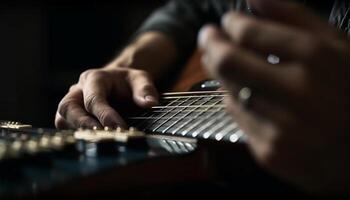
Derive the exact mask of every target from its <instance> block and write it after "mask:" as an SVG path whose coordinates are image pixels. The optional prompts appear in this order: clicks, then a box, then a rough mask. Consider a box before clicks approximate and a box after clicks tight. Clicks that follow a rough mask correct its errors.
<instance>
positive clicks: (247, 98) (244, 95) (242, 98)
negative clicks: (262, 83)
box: [238, 87, 253, 107]
mask: <svg viewBox="0 0 350 200" xmlns="http://www.w3.org/2000/svg"><path fill="white" fill-rule="evenodd" d="M252 95H253V93H252V90H251V89H250V88H249V87H243V88H241V89H240V90H239V92H238V101H239V103H241V104H242V105H243V106H244V107H248V106H249V104H250V102H251V98H252Z"/></svg>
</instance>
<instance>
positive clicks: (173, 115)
mask: <svg viewBox="0 0 350 200" xmlns="http://www.w3.org/2000/svg"><path fill="white" fill-rule="evenodd" d="M189 100H190V99H189V98H188V99H187V102H189ZM199 100H200V99H196V100H195V101H191V102H189V104H188V106H191V105H193V104H194V103H196V102H197V101H199ZM187 102H186V101H185V102H184V103H187ZM184 109H186V107H182V109H180V110H178V111H177V112H175V113H174V114H172V113H171V114H172V115H171V116H169V117H168V119H166V120H164V121H163V122H162V123H160V124H159V125H158V126H157V127H155V128H152V129H153V130H152V131H153V132H155V131H157V129H159V128H160V127H162V126H163V125H164V124H166V123H167V122H168V121H169V119H172V118H173V117H175V116H176V115H178V114H179V113H181V111H183V110H184ZM162 119H164V118H162Z"/></svg>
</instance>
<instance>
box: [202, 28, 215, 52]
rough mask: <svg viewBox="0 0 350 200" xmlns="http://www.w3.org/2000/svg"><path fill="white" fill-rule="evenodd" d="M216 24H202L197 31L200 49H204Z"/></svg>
mask: <svg viewBox="0 0 350 200" xmlns="http://www.w3.org/2000/svg"><path fill="white" fill-rule="evenodd" d="M216 30H217V26H215V25H213V24H207V25H204V26H203V27H202V28H201V29H200V31H199V33H198V45H199V47H200V48H201V49H205V47H206V46H207V43H208V40H209V38H210V36H211V35H212V34H213V33H215V32H216Z"/></svg>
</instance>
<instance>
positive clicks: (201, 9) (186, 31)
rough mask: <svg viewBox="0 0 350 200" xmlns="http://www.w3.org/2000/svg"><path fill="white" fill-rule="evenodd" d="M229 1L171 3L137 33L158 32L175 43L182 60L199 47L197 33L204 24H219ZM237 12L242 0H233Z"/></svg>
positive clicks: (201, 0) (180, 1)
mask: <svg viewBox="0 0 350 200" xmlns="http://www.w3.org/2000/svg"><path fill="white" fill-rule="evenodd" d="M229 2H230V1H229V0H172V1H169V2H168V3H167V4H166V5H165V6H163V7H161V8H159V9H158V10H156V11H155V12H154V13H153V14H152V15H151V16H150V17H149V18H148V19H147V20H146V21H145V23H144V24H143V25H142V27H141V28H140V29H139V30H138V32H137V35H138V34H140V33H143V32H147V31H159V32H162V33H164V34H165V35H167V36H168V37H169V38H171V39H172V40H173V41H174V44H175V45H176V47H177V49H178V52H179V53H180V56H182V58H186V57H187V56H188V55H190V54H191V52H192V51H193V49H194V48H195V45H196V40H197V33H198V31H199V29H200V28H201V27H202V25H203V24H205V23H219V21H220V18H221V15H222V14H223V13H224V12H225V11H227V8H228V7H229V4H230V3H229ZM231 2H232V5H233V6H234V7H235V9H237V8H238V7H239V6H241V7H242V5H241V4H242V3H237V2H243V1H241V0H231Z"/></svg>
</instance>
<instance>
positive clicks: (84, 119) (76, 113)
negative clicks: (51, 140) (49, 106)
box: [56, 86, 101, 128]
mask: <svg viewBox="0 0 350 200" xmlns="http://www.w3.org/2000/svg"><path fill="white" fill-rule="evenodd" d="M60 117H62V118H63V119H64V121H63V120H61V118H60ZM56 125H58V126H61V125H62V126H63V128H66V127H67V128H80V127H83V128H92V127H95V126H96V127H101V124H100V123H99V122H98V121H97V120H95V119H94V118H93V117H92V116H91V115H89V113H87V112H86V110H85V109H84V103H83V94H82V91H81V90H80V88H78V87H77V86H73V87H72V88H71V89H70V91H69V93H68V94H67V95H66V96H65V97H64V98H63V99H62V101H61V102H60V104H59V105H58V118H57V122H56ZM58 128H60V127H58Z"/></svg>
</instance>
